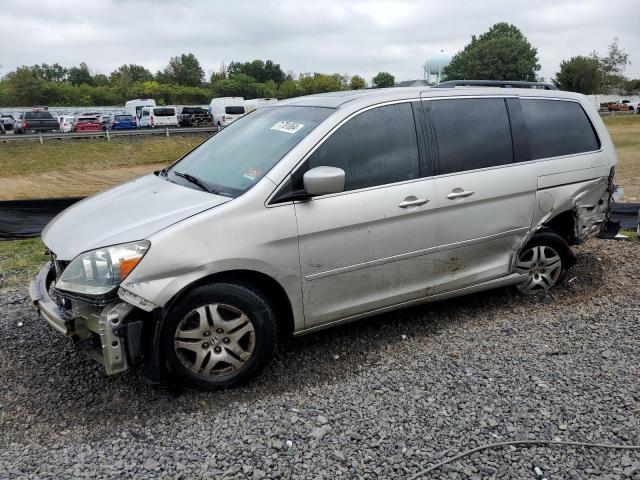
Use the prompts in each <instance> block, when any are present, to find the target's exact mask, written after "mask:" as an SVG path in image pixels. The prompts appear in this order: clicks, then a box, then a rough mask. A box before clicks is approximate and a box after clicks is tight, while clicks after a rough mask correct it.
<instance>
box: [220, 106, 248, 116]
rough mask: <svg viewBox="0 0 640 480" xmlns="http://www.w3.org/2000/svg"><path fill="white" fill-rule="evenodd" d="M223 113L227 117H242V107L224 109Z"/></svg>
mask: <svg viewBox="0 0 640 480" xmlns="http://www.w3.org/2000/svg"><path fill="white" fill-rule="evenodd" d="M224 113H226V114H227V115H244V107H225V108H224Z"/></svg>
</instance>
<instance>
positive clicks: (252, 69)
mask: <svg viewBox="0 0 640 480" xmlns="http://www.w3.org/2000/svg"><path fill="white" fill-rule="evenodd" d="M227 73H228V75H229V78H233V77H234V76H236V75H240V74H244V75H248V76H250V77H253V78H255V80H256V81H257V82H259V83H264V82H267V81H269V80H273V81H274V82H275V83H276V84H277V85H279V84H281V83H282V82H283V81H284V80H285V75H284V72H283V71H282V69H281V68H280V65H279V64H277V63H273V62H272V61H271V60H267V61H266V62H263V61H262V60H253V61H251V62H244V63H242V62H231V63H230V64H229V68H227Z"/></svg>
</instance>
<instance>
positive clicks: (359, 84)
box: [349, 75, 395, 90]
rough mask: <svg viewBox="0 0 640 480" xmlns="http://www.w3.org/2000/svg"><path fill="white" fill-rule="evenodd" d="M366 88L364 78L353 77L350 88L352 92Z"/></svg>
mask: <svg viewBox="0 0 640 480" xmlns="http://www.w3.org/2000/svg"><path fill="white" fill-rule="evenodd" d="M394 80H395V79H394ZM366 86H367V84H366V82H365V81H364V78H362V77H361V76H360V75H354V76H353V77H351V81H350V82H349V88H350V89H351V90H360V89H362V88H365V87H366Z"/></svg>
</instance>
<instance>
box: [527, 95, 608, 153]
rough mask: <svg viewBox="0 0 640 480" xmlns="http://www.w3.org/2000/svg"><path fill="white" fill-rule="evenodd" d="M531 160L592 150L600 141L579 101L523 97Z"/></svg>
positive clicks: (597, 147)
mask: <svg viewBox="0 0 640 480" xmlns="http://www.w3.org/2000/svg"><path fill="white" fill-rule="evenodd" d="M520 105H522V112H523V113H524V120H525V123H526V124H527V132H528V135H529V148H530V150H531V159H532V160H535V159H537V158H549V157H558V156H560V155H572V154H574V153H582V152H592V151H594V150H598V149H599V148H600V142H599V141H598V137H597V136H596V134H595V131H594V130H593V126H592V125H591V122H590V121H589V118H588V117H587V114H586V113H585V111H584V110H583V109H582V107H581V106H580V104H579V103H577V102H568V101H561V100H529V99H521V100H520Z"/></svg>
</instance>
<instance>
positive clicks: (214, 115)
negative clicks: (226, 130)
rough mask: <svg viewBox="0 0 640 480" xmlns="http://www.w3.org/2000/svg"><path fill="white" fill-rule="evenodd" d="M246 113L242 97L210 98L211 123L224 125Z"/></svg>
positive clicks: (219, 125)
mask: <svg viewBox="0 0 640 480" xmlns="http://www.w3.org/2000/svg"><path fill="white" fill-rule="evenodd" d="M245 113H247V111H246V109H245V106H244V98H243V97H220V98H214V99H213V100H211V104H210V105H209V114H210V115H211V119H212V120H213V124H214V125H217V126H218V127H226V126H227V125H229V124H231V123H233V122H235V121H236V120H237V119H238V118H240V117H241V116H243V115H244V114H245Z"/></svg>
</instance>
